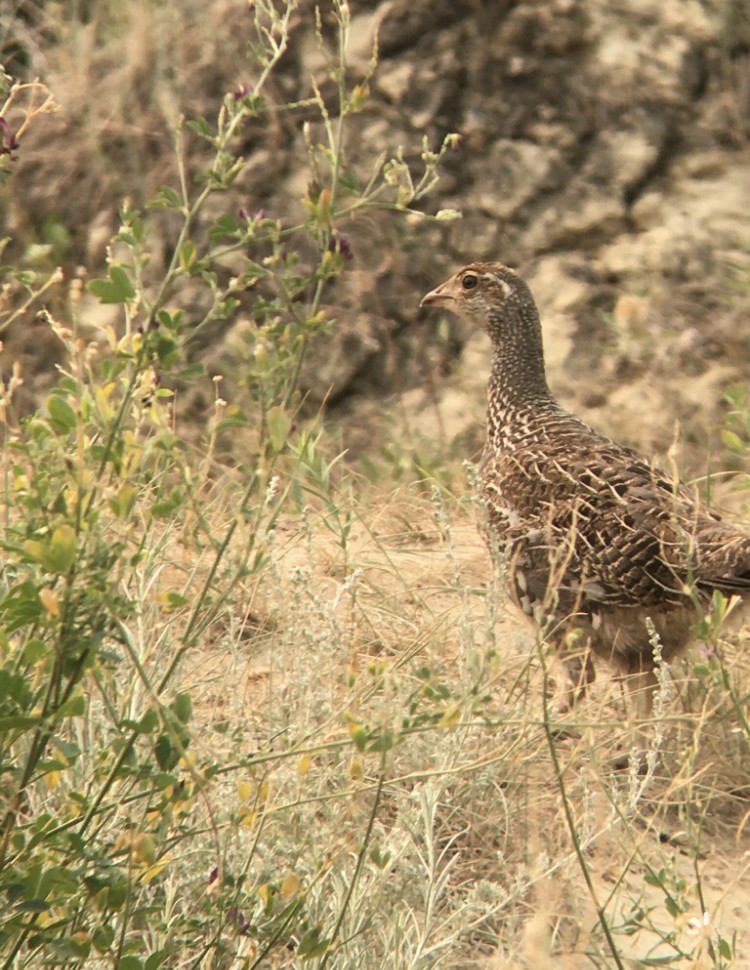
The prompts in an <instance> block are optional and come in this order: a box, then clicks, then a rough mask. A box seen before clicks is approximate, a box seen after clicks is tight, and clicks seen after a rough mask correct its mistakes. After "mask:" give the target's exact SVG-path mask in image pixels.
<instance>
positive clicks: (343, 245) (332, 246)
mask: <svg viewBox="0 0 750 970" xmlns="http://www.w3.org/2000/svg"><path fill="white" fill-rule="evenodd" d="M328 252H329V253H338V255H339V256H341V257H342V259H343V260H344V261H345V262H347V263H349V262H351V261H352V260H353V259H354V253H353V252H352V247H351V245H350V244H349V240H348V239H347V238H346V236H340V235H339V234H338V233H336V232H335V233H333V235H332V236H331V238H330V239H329V240H328Z"/></svg>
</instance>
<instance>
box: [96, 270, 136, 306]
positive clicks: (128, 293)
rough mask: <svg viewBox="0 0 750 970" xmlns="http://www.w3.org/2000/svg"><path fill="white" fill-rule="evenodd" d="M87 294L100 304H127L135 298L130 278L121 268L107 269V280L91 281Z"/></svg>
mask: <svg viewBox="0 0 750 970" xmlns="http://www.w3.org/2000/svg"><path fill="white" fill-rule="evenodd" d="M88 290H89V292H91V293H93V294H94V296H96V297H98V298H99V300H100V302H101V303H127V301H128V300H132V299H133V297H134V296H135V290H134V289H133V284H132V283H131V281H130V277H129V276H128V274H127V272H126V271H125V269H124V268H123V267H122V266H117V265H115V264H113V265H112V266H110V267H109V279H96V280H91V282H90V283H89V284H88Z"/></svg>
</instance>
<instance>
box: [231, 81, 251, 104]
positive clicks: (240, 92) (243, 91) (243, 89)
mask: <svg viewBox="0 0 750 970" xmlns="http://www.w3.org/2000/svg"><path fill="white" fill-rule="evenodd" d="M252 91H253V86H252V84H241V85H240V86H239V87H238V88H237V90H236V91H235V92H234V100H235V101H242V99H243V98H246V97H247V96H248V94H252Z"/></svg>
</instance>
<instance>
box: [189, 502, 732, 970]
mask: <svg viewBox="0 0 750 970" xmlns="http://www.w3.org/2000/svg"><path fill="white" fill-rule="evenodd" d="M268 542H269V550H270V555H271V558H270V564H269V566H268V568H267V570H266V573H265V576H264V577H263V578H262V579H261V581H260V582H256V583H254V584H253V585H252V586H251V587H250V588H248V589H247V590H243V591H240V590H238V591H237V596H236V603H237V604H238V606H237V607H236V608H235V610H236V611H233V612H232V613H230V614H228V615H227V616H225V617H224V619H223V623H222V627H221V629H219V630H217V631H215V637H214V642H213V643H212V644H211V645H210V646H207V647H206V648H205V649H203V650H201V651H200V652H199V653H197V654H195V655H194V656H192V657H190V658H189V661H188V663H187V664H186V667H185V672H184V678H185V680H184V683H185V686H186V687H189V689H190V690H191V691H192V692H193V697H194V702H195V705H196V717H197V719H198V721H199V722H200V724H201V727H202V730H201V736H200V739H199V742H198V744H199V749H200V750H201V751H202V754H203V755H204V756H207V757H211V758H216V757H217V756H218V757H224V756H226V757H229V758H231V757H239V756H240V752H241V751H243V750H244V753H245V755H247V754H249V753H250V752H254V753H255V756H256V757H257V758H258V759H259V762H260V764H261V765H262V766H263V767H262V770H261V771H260V772H259V773H258V772H253V771H251V772H250V774H249V775H248V777H250V776H252V777H253V778H254V781H253V785H254V786H257V785H258V784H263V785H265V784H267V785H268V786H269V788H268V793H267V794H266V795H265V796H264V797H266V799H267V800H266V802H265V804H264V807H263V811H262V813H260V814H262V815H263V817H264V819H265V827H264V831H263V836H262V841H263V844H264V852H263V853H262V854H261V857H262V858H263V859H264V862H265V864H266V865H267V866H269V868H272V869H276V870H277V871H280V872H283V873H287V874H293V875H294V877H295V878H297V877H299V878H300V879H301V880H302V882H303V883H306V882H307V883H308V884H309V886H310V892H311V893H312V894H315V893H316V892H317V891H318V887H316V886H315V883H316V881H317V880H322V883H323V884H324V885H325V887H326V888H325V891H322V887H321V891H320V895H319V898H318V901H317V909H318V912H319V913H320V916H321V919H324V920H327V919H330V918H332V916H333V914H334V913H335V911H336V908H337V907H338V906H340V905H341V901H342V893H343V886H344V885H345V883H346V877H345V876H344V875H343V873H344V872H346V871H349V872H351V867H352V864H353V860H354V858H355V856H356V851H357V847H358V845H359V844H360V840H361V839H362V837H363V829H364V824H365V819H366V817H367V813H368V812H369V811H370V810H371V808H372V805H373V799H374V797H375V791H376V787H377V776H378V772H379V771H382V777H383V779H384V783H383V791H382V797H381V799H380V802H379V808H378V813H377V818H376V820H375V824H374V828H373V835H372V838H373V843H374V845H375V846H376V847H377V849H378V852H380V853H383V854H384V853H390V862H389V864H388V866H387V868H386V871H385V872H382V871H380V870H378V869H377V867H376V866H372V865H369V866H365V869H364V870H363V872H364V874H363V875H362V877H361V881H360V883H359V884H358V885H357V887H356V890H355V895H354V899H353V903H352V905H351V907H350V914H351V915H350V916H349V917H348V918H347V921H346V926H347V928H348V932H350V933H351V934H352V939H351V941H350V943H349V945H348V946H347V947H346V950H345V952H346V953H347V954H348V956H347V960H348V961H349V962H348V964H347V965H356V966H358V967H367V966H372V967H385V966H390V967H394V968H397V967H398V968H401V967H407V966H414V967H417V966H436V967H438V966H439V967H469V966H477V965H479V962H478V961H481V960H486V966H487V967H488V968H489V967H534V968H539V967H542V968H543V967H545V966H550V967H552V966H560V965H564V966H612V965H614V964H613V962H612V955H611V953H609V951H608V947H607V944H606V941H605V939H604V937H603V934H602V931H601V927H600V925H599V919H598V916H597V907H599V908H600V909H601V910H602V912H604V913H606V918H607V920H608V923H609V925H610V928H611V932H612V934H613V938H614V940H615V941H616V945H617V948H618V951H619V955H620V957H621V959H622V960H623V961H626V960H629V959H638V960H641V961H645V962H646V963H648V961H649V960H652V959H655V958H656V957H663V958H665V959H667V961H668V965H670V966H702V965H706V966H720V965H729V963H728V962H726V963H721V962H720V960H719V959H718V957H717V958H716V959H713V958H709V956H707V954H708V950H707V949H706V947H707V946H708V941H709V939H710V940H711V942H712V944H713V946H714V951H713V952H714V955H715V956H716V955H717V954H718V950H717V949H716V947H717V945H718V944H717V940H718V936H717V934H720V935H721V937H723V938H724V939H725V940H728V941H730V942H731V941H732V940H733V935H734V934H735V933H736V934H737V938H736V942H735V943H734V944H733V947H734V952H735V953H736V954H737V956H738V961H739V962H737V963H736V964H733V965H737V966H741V965H745V964H743V963H742V961H741V957H742V954H743V951H746V949H747V947H748V944H749V943H750V939H749V938H748V931H747V927H746V921H745V919H744V913H745V912H746V908H745V907H746V905H747V903H748V902H750V873H749V872H748V868H749V867H750V854H748V852H747V846H748V842H747V832H746V821H747V817H746V815H747V811H748V795H749V794H750V777H748V769H747V758H746V748H747V739H746V738H745V737H744V736H743V734H742V731H741V728H740V726H739V725H738V724H737V723H736V720H735V719H734V718H733V716H732V713H731V709H730V705H729V704H728V700H727V697H726V694H725V693H724V692H722V691H721V690H719V689H716V688H714V687H711V686H710V685H709V684H708V683H707V681H706V678H704V679H703V680H702V681H700V682H698V681H696V680H695V678H691V677H690V676H689V674H688V671H687V665H686V667H685V669H677V670H675V671H672V672H671V673H670V677H669V682H668V685H667V690H666V697H665V698H664V700H663V705H664V707H663V713H662V715H661V718H660V721H659V723H658V724H657V725H656V727H655V728H654V729H653V735H654V738H655V740H654V744H655V745H657V744H658V760H657V761H656V764H655V766H653V767H652V770H651V771H650V772H649V773H648V775H647V776H646V777H642V776H640V775H638V774H634V773H632V772H630V773H628V772H617V771H615V770H614V769H613V767H612V758H613V755H614V754H615V753H616V752H617V751H619V750H621V749H622V746H623V744H627V737H628V732H627V726H626V724H625V723H624V719H623V715H624V706H623V698H622V693H621V691H620V689H619V685H617V684H614V683H612V682H611V681H609V680H608V679H607V677H606V676H604V677H601V678H600V682H599V683H598V684H597V685H596V687H595V689H594V691H593V693H592V696H591V697H590V698H589V699H587V701H586V702H585V703H584V704H583V705H582V706H581V707H580V708H579V710H578V711H577V713H576V716H575V720H576V724H575V728H576V730H575V732H574V736H573V737H569V738H567V739H564V740H555V741H553V744H554V753H555V758H554V759H553V758H552V756H551V749H550V744H549V739H548V736H547V730H546V728H545V725H544V716H543V710H542V704H541V695H542V689H543V679H544V678H543V662H542V660H541V659H540V655H539V652H538V650H537V649H536V647H535V645H534V641H533V638H532V636H531V634H530V632H529V631H528V630H527V629H526V628H525V627H524V626H523V625H521V624H519V623H518V621H517V620H516V618H514V617H513V616H512V615H510V614H509V613H508V612H507V610H506V605H505V603H504V599H503V594H502V585H501V584H499V583H493V582H490V583H489V586H488V585H487V580H488V573H489V569H488V563H487V559H486V555H485V552H484V549H483V548H482V546H481V544H480V540H479V537H478V535H477V533H476V530H475V528H474V523H473V513H472V511H471V510H470V509H467V508H466V507H465V506H463V505H460V504H457V503H455V502H452V503H451V504H450V511H447V510H446V508H445V507H444V506H443V504H442V502H440V501H438V502H437V504H436V503H435V501H434V500H433V501H430V500H428V499H426V498H424V497H420V496H419V495H418V494H416V492H415V491H413V490H410V489H404V490H401V491H400V492H398V493H395V494H393V495H390V496H387V497H385V498H383V497H380V498H379V499H377V500H376V501H374V502H373V503H372V505H369V504H368V506H367V507H366V508H365V507H363V508H361V509H359V510H358V518H357V525H356V528H355V529H354V530H353V533H352V535H351V537H350V541H349V543H348V547H347V549H346V550H345V551H344V550H342V549H341V547H340V545H338V544H337V542H336V540H335V538H333V537H332V536H331V534H330V532H328V530H326V529H325V528H324V527H322V526H321V523H320V521H319V519H318V517H317V516H316V515H315V514H313V513H312V512H310V513H307V514H305V515H302V516H299V517H289V518H286V519H285V520H284V521H283V522H282V523H280V524H279V526H278V527H277V528H276V529H275V531H274V533H273V534H272V535H270V536H269V537H268ZM239 604H241V607H240V605H239ZM727 666H728V668H729V670H730V671H731V675H732V677H734V678H736V679H737V682H738V684H739V689H740V690H742V685H743V684H744V685H745V690H746V688H747V678H748V675H749V674H750V671H749V670H748V667H747V662H746V661H745V660H744V657H743V655H742V651H741V650H738V651H737V652H736V653H734V654H732V655H731V657H728V658H727ZM418 711H422V712H428V711H429V712H430V714H431V716H432V721H431V723H427V722H424V723H423V724H421V725H419V724H418V723H417V721H416V716H415V712H418ZM353 720H354V721H356V722H357V723H359V724H364V725H367V726H368V729H372V730H374V731H375V732H376V733H377V732H381V733H385V732H389V731H390V732H391V734H392V737H393V739H394V743H393V747H392V749H391V750H390V751H388V753H387V754H386V755H384V756H383V761H382V763H380V756H379V755H373V754H367V753H365V754H363V753H361V752H359V751H357V750H356V748H354V747H353V746H352V744H351V739H350V737H349V733H348V729H347V725H348V724H350V723H351V722H352V721H353ZM217 725H219V726H221V733H219V734H217ZM227 725H229V729H227ZM217 738H220V739H221V743H222V744H225V745H227V743H228V740H229V739H230V738H231V743H229V744H228V747H227V750H226V752H225V754H223V755H222V754H220V753H219V751H218V750H217V748H216V747H215V745H216V741H217ZM260 778H262V779H263V781H262V783H261V782H260V781H259V779H260ZM253 790H254V791H255V790H256V789H255V788H254V789H253ZM237 799H238V794H237V789H236V786H235V784H229V783H228V784H227V785H226V786H225V787H223V788H222V789H221V793H220V792H219V791H214V792H213V793H212V796H211V806H212V812H213V814H214V816H215V819H216V821H217V824H218V826H219V829H220V830H221V831H224V829H223V825H222V823H221V821H220V819H221V818H222V817H226V815H227V814H230V813H231V812H232V811H236V810H237ZM566 804H567V807H568V809H569V816H567V815H566V811H565V810H564V809H565V806H566ZM571 819H572V821H573V824H574V832H575V839H576V840H577V841H578V842H579V848H580V850H581V853H582V858H579V856H578V854H577V852H576V848H575V845H574V843H573V841H572V839H571V829H570V822H571ZM254 824H255V820H254V823H253V825H251V826H250V829H249V830H248V831H247V832H242V831H241V830H240V831H239V832H238V831H233V832H232V842H233V845H232V846H231V848H230V847H229V846H226V845H225V848H224V851H225V852H226V853H227V855H228V856H229V857H231V859H233V860H234V864H235V865H236V864H238V862H239V860H240V859H241V858H242V856H243V853H244V852H245V851H247V846H248V845H249V844H250V843H253V842H254V840H255V839H256V838H258V833H257V831H256V830H255V828H254ZM227 834H229V833H228V832H227ZM582 859H583V860H584V862H585V868H586V869H587V870H588V873H587V875H588V877H589V878H590V881H591V886H592V889H593V894H594V895H593V896H592V889H589V888H587V879H586V878H585V877H584V873H583V871H582ZM313 860H317V862H318V865H322V869H323V870H324V872H325V874H322V871H321V869H317V870H316V868H315V866H314V865H313ZM322 860H326V861H325V862H324V863H323V861H322ZM337 870H338V874H337V875H334V873H336V872H337ZM649 873H651V876H650V877H649V878H650V883H651V884H649V883H648V882H647V881H646V877H647V875H648V874H649ZM656 874H659V876H658V879H657V877H656ZM340 880H341V881H340ZM654 883H660V884H656V885H654ZM668 896H669V897H671V899H672V900H673V902H672V903H668V902H665V900H666V899H667V897H668ZM670 907H671V909H670ZM704 913H706V914H707V915H706V916H705V917H704V915H703V914H704ZM704 919H705V920H707V922H706V923H705V925H704ZM669 940H671V941H672V942H671V943H670V942H669ZM676 947H680V948H681V950H682V953H683V955H682V956H680V955H678V953H677V951H676ZM704 951H705V952H704ZM688 954H692V956H690V957H689V956H688ZM701 954H703V955H702V956H701ZM699 957H700V959H702V960H704V962H703V963H701V962H700V960H699ZM693 958H695V960H696V961H698V962H691V960H692V959H693ZM561 960H563V961H564V962H563V963H562V964H561V963H560V961H561ZM712 961H713V962H712ZM285 965H286V964H285ZM288 965H289V966H293V965H297V964H296V963H295V962H294V960H291V962H290V963H289V964H288ZM644 965H645V964H644ZM748 965H750V964H748Z"/></svg>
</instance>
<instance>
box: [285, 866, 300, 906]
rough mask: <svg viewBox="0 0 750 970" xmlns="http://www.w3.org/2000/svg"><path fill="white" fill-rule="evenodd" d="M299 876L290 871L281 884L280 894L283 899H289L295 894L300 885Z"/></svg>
mask: <svg viewBox="0 0 750 970" xmlns="http://www.w3.org/2000/svg"><path fill="white" fill-rule="evenodd" d="M300 882H301V880H300V877H299V876H298V875H296V873H294V872H290V873H289V875H288V876H287V877H286V878H285V879H284V881H283V882H282V884H281V895H282V896H283V897H284V899H291V898H292V897H293V896H296V895H297V893H298V891H299V887H300Z"/></svg>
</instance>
